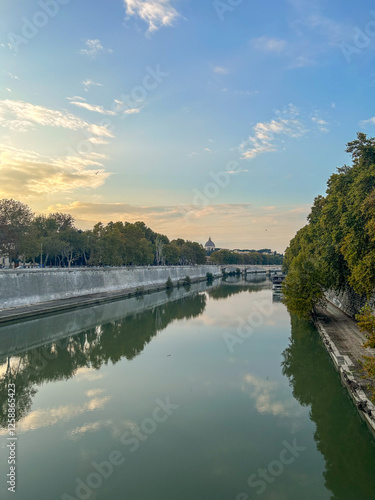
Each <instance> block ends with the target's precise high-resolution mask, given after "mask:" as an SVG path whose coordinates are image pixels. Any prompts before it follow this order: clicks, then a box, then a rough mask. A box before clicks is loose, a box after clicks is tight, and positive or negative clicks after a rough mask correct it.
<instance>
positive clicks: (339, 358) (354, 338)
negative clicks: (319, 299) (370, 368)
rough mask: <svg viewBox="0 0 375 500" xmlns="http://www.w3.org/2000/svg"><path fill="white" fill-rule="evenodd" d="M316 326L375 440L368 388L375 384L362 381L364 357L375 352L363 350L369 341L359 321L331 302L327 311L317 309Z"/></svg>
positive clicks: (373, 414)
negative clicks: (361, 363) (361, 361)
mask: <svg viewBox="0 0 375 500" xmlns="http://www.w3.org/2000/svg"><path fill="white" fill-rule="evenodd" d="M314 323H315V325H316V327H317V329H318V331H319V334H320V336H321V337H322V340H323V342H324V345H325V347H326V349H327V351H328V353H329V355H330V356H331V358H332V360H333V363H334V365H335V367H336V369H337V370H338V371H339V373H340V376H341V381H342V384H343V385H344V386H345V387H346V388H347V390H348V392H349V394H350V396H351V398H352V399H353V401H354V403H355V405H356V407H357V409H358V411H359V413H360V415H361V417H362V418H363V419H364V420H365V422H366V423H367V425H368V427H369V428H370V430H371V432H372V433H373V435H374V437H375V406H374V404H373V403H372V402H371V401H370V398H369V391H368V388H367V387H368V385H369V384H373V383H374V382H373V381H370V380H367V379H363V378H362V373H361V365H360V362H359V360H360V359H362V357H363V356H366V355H367V356H369V355H375V349H365V348H364V347H363V344H364V342H365V340H366V339H365V336H364V334H363V333H362V332H361V331H360V330H359V328H358V326H357V324H356V322H355V321H354V320H353V319H352V318H351V317H349V316H348V315H347V314H345V313H344V312H343V311H342V310H341V309H339V308H338V307H337V306H335V305H334V304H332V303H330V302H328V304H327V308H326V309H322V308H317V310H316V315H315V317H314Z"/></svg>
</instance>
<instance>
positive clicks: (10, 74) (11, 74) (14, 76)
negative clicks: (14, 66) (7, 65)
mask: <svg viewBox="0 0 375 500" xmlns="http://www.w3.org/2000/svg"><path fill="white" fill-rule="evenodd" d="M6 74H7V75H8V76H9V77H10V78H12V79H13V80H20V78H19V77H18V76H17V75H13V73H10V72H8V73H6Z"/></svg>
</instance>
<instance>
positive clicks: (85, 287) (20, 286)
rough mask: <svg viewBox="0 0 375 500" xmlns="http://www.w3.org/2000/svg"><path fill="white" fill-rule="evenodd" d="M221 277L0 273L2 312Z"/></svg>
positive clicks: (168, 271) (102, 271) (194, 270)
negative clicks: (185, 281) (168, 281)
mask: <svg viewBox="0 0 375 500" xmlns="http://www.w3.org/2000/svg"><path fill="white" fill-rule="evenodd" d="M207 273H212V274H213V275H214V276H216V277H219V276H222V272H221V268H220V266H160V267H131V268H125V267H120V268H113V267H111V268H77V269H74V268H73V269H27V270H26V269H20V270H5V271H0V310H2V309H9V308H13V307H21V306H28V305H32V304H41V303H43V302H48V301H51V300H61V299H67V298H72V297H84V296H88V295H92V294H98V293H114V292H121V291H124V292H127V291H129V292H131V291H134V290H136V289H137V288H142V287H147V288H148V289H150V288H152V287H155V288H158V287H160V286H163V285H165V283H166V281H167V280H168V278H171V280H172V282H173V283H175V284H176V283H178V282H182V281H183V280H184V278H185V277H186V276H189V277H190V278H191V280H192V281H200V280H203V279H205V278H206V274H207Z"/></svg>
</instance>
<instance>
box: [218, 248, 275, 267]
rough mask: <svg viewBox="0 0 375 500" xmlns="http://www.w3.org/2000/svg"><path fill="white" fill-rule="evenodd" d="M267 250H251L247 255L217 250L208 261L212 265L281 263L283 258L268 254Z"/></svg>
mask: <svg viewBox="0 0 375 500" xmlns="http://www.w3.org/2000/svg"><path fill="white" fill-rule="evenodd" d="M268 252H269V251H268V249H267V250H258V251H255V250H251V251H249V252H248V253H237V252H233V251H231V250H217V251H215V252H213V253H212V254H211V256H210V261H211V262H212V263H213V264H233V265H236V264H244V265H247V264H250V265H255V264H261V265H278V264H282V263H283V256H282V255H281V254H278V253H276V252H274V253H273V254H271V253H268Z"/></svg>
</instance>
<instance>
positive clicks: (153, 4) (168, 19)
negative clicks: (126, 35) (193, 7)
mask: <svg viewBox="0 0 375 500" xmlns="http://www.w3.org/2000/svg"><path fill="white" fill-rule="evenodd" d="M124 3H125V7H126V14H127V16H129V17H130V16H137V17H139V18H140V19H142V21H144V22H146V23H147V24H148V30H147V31H148V33H152V32H153V31H157V30H158V29H160V28H162V27H165V26H173V24H174V22H175V21H176V19H177V18H178V17H179V16H180V14H179V13H178V12H177V10H176V9H175V8H174V7H172V5H171V4H172V0H124Z"/></svg>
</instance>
